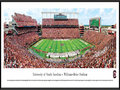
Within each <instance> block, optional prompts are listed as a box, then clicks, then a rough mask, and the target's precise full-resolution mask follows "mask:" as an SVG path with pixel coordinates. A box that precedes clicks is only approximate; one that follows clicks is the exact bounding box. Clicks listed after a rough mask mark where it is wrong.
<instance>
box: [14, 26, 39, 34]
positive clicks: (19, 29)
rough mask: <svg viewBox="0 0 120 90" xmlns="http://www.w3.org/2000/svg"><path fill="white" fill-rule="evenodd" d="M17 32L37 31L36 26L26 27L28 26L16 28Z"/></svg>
mask: <svg viewBox="0 0 120 90" xmlns="http://www.w3.org/2000/svg"><path fill="white" fill-rule="evenodd" d="M16 31H17V34H24V33H28V32H35V31H38V28H36V27H28V28H16Z"/></svg>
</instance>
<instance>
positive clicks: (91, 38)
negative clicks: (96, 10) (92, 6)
mask: <svg viewBox="0 0 120 90" xmlns="http://www.w3.org/2000/svg"><path fill="white" fill-rule="evenodd" d="M82 39H84V40H85V41H87V42H90V43H92V44H94V45H95V46H96V47H95V50H101V49H103V48H104V47H105V46H107V45H109V46H110V45H111V44H112V43H113V42H114V41H115V40H114V39H115V38H114V36H111V35H105V34H103V33H100V32H95V31H90V30H89V31H86V32H85V33H84V36H83V37H82Z"/></svg>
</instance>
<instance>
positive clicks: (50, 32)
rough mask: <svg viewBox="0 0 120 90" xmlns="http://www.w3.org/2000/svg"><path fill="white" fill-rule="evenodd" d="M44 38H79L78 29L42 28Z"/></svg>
mask: <svg viewBox="0 0 120 90" xmlns="http://www.w3.org/2000/svg"><path fill="white" fill-rule="evenodd" d="M42 37H44V38H79V37H80V36H79V30H78V28H43V29H42Z"/></svg>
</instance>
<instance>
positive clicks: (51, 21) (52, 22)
mask: <svg viewBox="0 0 120 90" xmlns="http://www.w3.org/2000/svg"><path fill="white" fill-rule="evenodd" d="M42 25H77V26H78V19H67V20H64V21H61V20H60V21H59V20H54V19H51V18H49V19H43V20H42Z"/></svg>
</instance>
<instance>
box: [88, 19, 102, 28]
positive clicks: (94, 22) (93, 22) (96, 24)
mask: <svg viewBox="0 0 120 90" xmlns="http://www.w3.org/2000/svg"><path fill="white" fill-rule="evenodd" d="M89 25H90V28H92V27H96V28H99V27H100V17H98V18H91V19H90V22H89Z"/></svg>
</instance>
